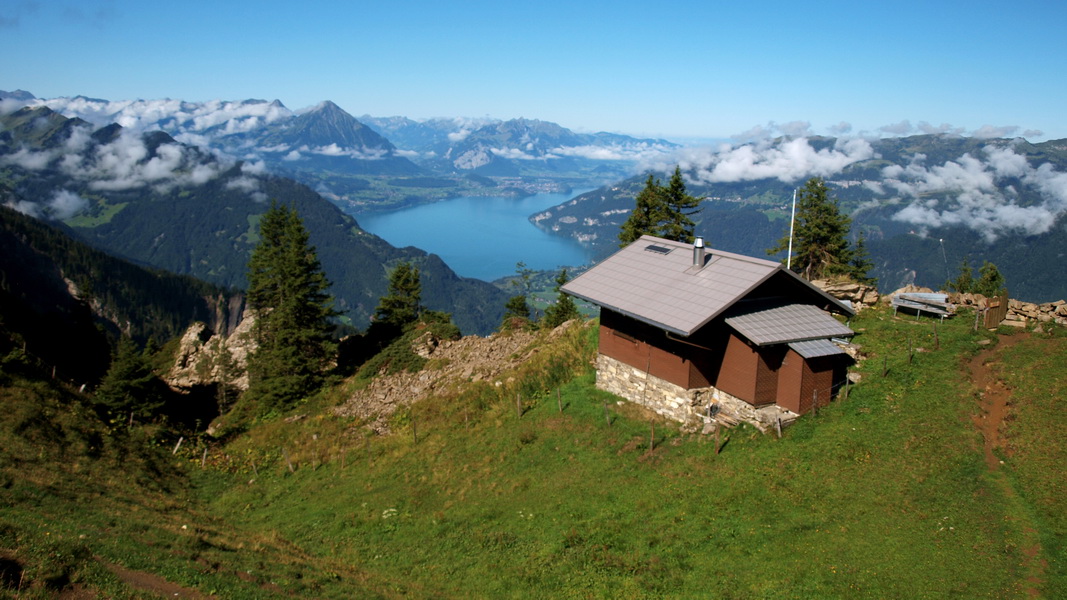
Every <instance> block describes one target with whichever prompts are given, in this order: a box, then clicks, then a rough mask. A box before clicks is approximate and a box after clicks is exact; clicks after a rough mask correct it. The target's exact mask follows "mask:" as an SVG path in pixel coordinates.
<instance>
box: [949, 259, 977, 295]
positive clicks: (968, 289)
mask: <svg viewBox="0 0 1067 600" xmlns="http://www.w3.org/2000/svg"><path fill="white" fill-rule="evenodd" d="M959 269H960V270H959V274H958V275H956V278H955V279H952V280H949V281H946V282H945V288H946V289H947V290H949V291H950V292H956V293H959V294H970V293H972V292H974V269H972V268H971V262H970V260H969V259H968V258H967V257H966V256H964V257H963V260H961V261H960V267H959Z"/></svg>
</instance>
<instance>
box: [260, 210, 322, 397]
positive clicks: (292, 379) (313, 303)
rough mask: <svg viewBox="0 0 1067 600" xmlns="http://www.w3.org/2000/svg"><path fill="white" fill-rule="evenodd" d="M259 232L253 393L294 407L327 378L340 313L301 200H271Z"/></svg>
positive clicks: (261, 221)
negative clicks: (298, 204) (297, 203)
mask: <svg viewBox="0 0 1067 600" xmlns="http://www.w3.org/2000/svg"><path fill="white" fill-rule="evenodd" d="M259 236H260V242H259V244H258V245H257V246H256V248H255V250H253V252H252V256H251V259H250V260H249V262H248V306H249V309H251V311H252V314H253V315H254V316H255V319H256V321H255V326H254V328H253V336H254V339H255V341H256V350H255V352H254V353H252V355H251V356H249V362H248V374H249V390H248V392H247V393H248V395H249V397H250V398H251V399H252V400H253V401H254V402H256V403H258V406H259V411H260V412H268V411H270V410H284V409H286V408H288V407H290V406H291V405H293V404H294V403H295V402H297V401H298V400H300V399H302V398H305V397H307V396H308V395H309V394H311V393H312V392H314V391H315V390H316V389H317V388H318V387H319V386H320V385H321V383H322V381H323V377H324V374H325V372H326V369H327V368H328V366H329V364H330V361H331V360H333V359H334V357H335V354H336V348H337V346H336V343H335V342H334V341H333V339H332V335H331V333H332V331H333V327H332V325H331V323H330V321H331V319H332V318H333V317H335V316H336V315H337V313H336V312H335V311H334V309H333V299H332V298H331V297H330V296H329V295H328V294H327V290H328V289H329V287H330V282H329V281H328V280H327V279H326V275H325V274H324V273H323V271H322V266H321V264H320V263H319V259H318V257H317V256H316V253H315V249H314V248H313V247H311V246H310V245H309V244H308V232H307V229H305V228H304V224H303V222H302V221H301V220H300V217H299V215H297V212H296V209H295V208H291V207H288V206H285V205H280V204H278V203H277V202H274V203H272V204H271V207H270V209H269V210H267V212H266V213H265V214H264V215H263V217H262V219H261V220H260V224H259Z"/></svg>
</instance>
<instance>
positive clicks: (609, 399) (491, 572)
mask: <svg viewBox="0 0 1067 600" xmlns="http://www.w3.org/2000/svg"><path fill="white" fill-rule="evenodd" d="M851 325H852V327H853V329H854V330H856V331H857V336H856V338H855V340H854V341H855V342H856V343H857V344H858V345H859V346H860V347H861V352H862V354H863V356H864V358H863V360H861V361H860V362H859V363H858V364H857V365H856V366H855V367H854V369H853V371H854V372H855V373H856V374H858V375H859V377H860V380H859V382H858V383H857V384H855V385H851V386H849V388H848V390H847V395H846V394H844V393H842V394H841V395H840V396H839V397H838V398H837V400H836V401H835V402H834V403H833V404H831V405H830V406H829V407H827V408H825V409H821V410H820V411H819V412H818V414H817V415H807V416H805V417H803V418H801V419H800V420H799V421H798V422H797V423H796V424H794V425H793V426H791V427H789V428H788V429H786V430H785V431H784V432H783V435H782V437H781V438H778V437H777V436H776V435H775V434H774V433H773V432H772V433H770V434H763V433H760V432H759V431H757V430H756V429H754V428H752V427H750V426H746V425H742V426H739V427H736V428H733V429H724V430H723V431H722V433H721V435H720V436H719V438H718V441H717V442H716V438H715V436H712V435H703V436H702V435H696V434H689V433H684V432H682V431H680V430H679V428H678V426H677V425H676V424H673V423H671V422H667V421H663V420H661V419H659V418H656V417H654V415H652V414H650V413H648V412H645V411H642V410H641V409H639V408H638V407H636V406H635V405H631V404H620V403H619V402H618V399H617V398H615V397H614V396H611V395H609V394H606V393H603V392H600V391H598V390H596V389H595V387H594V375H593V371H592V367H591V361H592V359H593V358H594V356H595V351H596V334H595V327H571V328H570V329H568V330H567V332H566V333H565V334H563V335H558V336H556V337H554V338H552V339H549V338H548V337H545V338H544V339H542V340H541V341H540V342H538V343H539V344H541V347H540V350H539V351H538V352H537V353H536V354H535V355H534V356H535V358H534V359H532V360H530V361H527V362H526V363H525V364H524V365H523V366H522V367H520V368H519V369H518V370H517V371H516V372H515V373H512V374H510V376H509V377H508V378H504V380H503V381H502V383H501V385H493V384H492V383H487V382H471V383H470V384H469V385H465V386H462V387H461V388H460V389H455V390H452V391H450V392H449V393H447V394H445V395H442V396H439V397H437V398H434V399H432V400H430V401H426V402H421V403H418V404H415V405H413V406H411V407H410V408H408V409H405V410H403V411H401V412H398V413H397V414H396V415H394V416H393V418H392V422H391V428H392V433H391V434H389V435H373V434H372V433H371V432H370V431H369V430H368V429H367V428H366V427H365V426H364V424H363V423H360V422H359V421H357V420H354V419H342V418H338V417H335V416H332V413H331V411H330V409H331V408H332V407H333V406H336V405H337V404H339V403H340V402H342V401H343V400H344V399H345V398H347V397H348V395H350V394H351V392H352V390H353V389H354V388H355V387H356V386H359V385H361V383H360V381H359V380H358V379H356V378H353V379H351V380H348V381H344V382H339V383H338V384H337V385H336V386H334V387H333V388H331V389H330V391H329V392H327V393H324V394H323V395H321V396H319V397H316V398H314V399H311V400H309V402H308V403H307V404H305V405H303V406H301V407H300V408H299V409H297V410H296V411H295V412H294V413H293V414H291V415H286V416H285V417H288V418H285V417H283V418H278V419H276V420H273V421H270V422H264V423H259V424H256V425H255V426H253V427H252V428H250V429H249V430H247V431H245V432H244V433H242V434H240V435H237V436H235V437H233V438H232V439H229V440H227V441H226V442H225V443H221V442H217V441H209V440H208V439H207V438H206V437H205V438H203V439H192V440H184V442H183V444H182V445H181V446H180V447H178V448H177V450H176V451H175V446H176V444H177V442H176V440H174V439H172V438H168V437H166V436H165V435H164V434H163V432H162V431H158V430H154V429H152V428H150V427H146V426H136V425H135V426H134V427H132V428H130V427H128V426H127V425H125V424H122V423H112V424H106V425H105V424H94V422H93V421H92V420H90V419H89V418H88V417H87V416H86V415H79V410H80V409H79V408H78V407H79V406H80V404H79V397H78V395H77V393H76V392H75V391H73V390H63V389H59V388H54V387H51V386H49V385H47V384H46V383H42V382H35V381H31V380H29V379H28V378H26V377H25V376H23V375H20V374H17V373H16V374H5V376H4V381H3V383H4V391H3V394H4V399H3V401H4V403H5V406H10V407H12V410H7V411H5V412H6V414H4V415H2V417H0V420H2V427H0V435H2V436H3V440H4V443H3V450H2V451H0V452H2V457H3V462H2V463H0V466H2V469H0V472H2V477H3V479H2V481H0V483H2V484H3V485H2V489H0V560H2V565H3V566H4V568H3V570H2V579H0V591H2V592H3V593H4V594H6V595H7V597H17V598H44V597H53V595H54V593H55V592H56V590H60V589H65V590H70V589H76V590H83V591H85V592H86V593H95V596H86V597H107V598H112V597H115V598H123V597H130V598H141V597H143V598H154V597H159V596H158V594H159V593H160V592H159V588H160V586H159V585H158V583H159V582H158V581H156V584H157V585H156V586H155V588H153V587H152V586H151V585H148V584H143V583H142V585H137V584H136V583H133V582H131V579H132V578H131V576H130V574H129V571H134V572H136V573H140V574H145V575H146V576H147V575H152V576H156V577H159V578H162V579H163V580H165V582H166V583H171V584H174V585H177V586H182V589H183V590H184V591H185V592H186V593H189V594H193V593H196V594H200V595H202V596H209V595H214V596H215V597H219V598H274V597H277V598H283V597H313V598H362V597H367V598H379V597H380V598H398V597H409V598H531V597H533V598H1034V597H1043V598H1058V597H1067V562H1065V560H1064V557H1065V546H1064V539H1065V538H1064V535H1065V534H1067V500H1065V498H1067V494H1065V493H1064V491H1065V490H1064V483H1063V480H1064V478H1063V468H1062V467H1061V466H1060V465H1062V464H1064V459H1065V458H1067V456H1065V450H1064V448H1065V444H1064V442H1063V441H1062V438H1063V436H1062V435H1061V434H1060V431H1061V429H1062V428H1063V425H1064V424H1065V418H1064V417H1063V416H1062V414H1063V411H1062V410H1058V409H1059V404H1061V403H1062V398H1063V397H1064V386H1065V380H1064V373H1065V372H1067V364H1065V363H1067V348H1065V345H1067V335H1064V332H1063V330H1062V329H1055V330H1052V331H1051V333H1046V332H1019V331H1001V332H1000V335H998V334H997V333H994V332H989V331H984V330H979V331H974V330H973V329H972V325H973V319H971V318H968V317H967V315H966V313H965V314H963V315H961V316H959V317H957V318H956V319H953V320H947V321H945V322H943V323H942V322H939V321H932V320H928V319H915V318H914V317H903V318H898V317H894V316H893V314H892V313H891V312H890V311H889V310H887V309H884V308H882V309H873V310H868V311H864V312H863V313H862V314H861V315H860V316H859V317H858V318H856V319H854V320H853V322H852V323H851ZM1004 335H1013V336H1023V337H1022V338H1021V339H1016V340H1014V341H1016V342H1017V343H1014V344H1011V347H1010V348H1008V349H1006V350H1005V351H1003V352H1001V351H999V350H998V348H1000V347H1001V346H1006V345H1004V344H1002V342H1001V339H1002V338H1003V336H1004ZM979 353H989V354H988V358H989V361H988V362H986V363H985V366H986V367H987V368H989V369H991V370H992V372H995V373H996V374H997V375H998V377H999V378H1001V379H1003V380H1004V381H1005V383H1006V385H1007V386H1008V388H1009V389H1010V390H1011V392H1012V396H1011V398H1012V399H1011V406H1010V410H1009V413H1008V417H1007V418H1006V419H1005V421H1004V423H1003V424H1002V427H1001V429H1000V435H1001V439H1002V441H1003V443H1002V445H1001V446H1000V447H999V448H998V449H997V452H998V459H999V460H1000V461H1003V463H1002V464H1000V465H999V467H998V468H991V466H990V465H988V464H987V461H986V460H985V457H984V451H983V446H984V442H983V438H982V434H981V433H980V431H979V429H978V428H977V427H976V425H975V419H974V417H975V416H976V415H979V416H980V414H981V410H982V409H981V399H982V395H981V392H982V390H978V389H976V387H975V386H974V385H972V383H971V380H970V373H969V372H968V365H969V363H971V362H972V359H973V358H974V357H975V356H980V357H984V356H986V355H985V354H982V355H979ZM423 368H433V361H432V360H431V361H430V362H428V363H427V364H426V365H424V366H423ZM153 581H154V580H153ZM153 589H154V590H155V591H153Z"/></svg>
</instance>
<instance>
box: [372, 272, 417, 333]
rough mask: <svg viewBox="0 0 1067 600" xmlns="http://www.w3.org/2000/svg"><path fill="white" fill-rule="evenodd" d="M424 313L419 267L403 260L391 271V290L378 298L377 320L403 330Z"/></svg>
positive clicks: (375, 314)
mask: <svg viewBox="0 0 1067 600" xmlns="http://www.w3.org/2000/svg"><path fill="white" fill-rule="evenodd" d="M421 313H422V281H421V279H420V276H419V268H418V267H416V266H414V265H412V264H411V263H410V262H402V263H400V264H398V265H397V266H396V267H395V268H394V269H393V270H392V271H390V272H389V292H388V293H387V294H386V295H385V296H382V297H381V299H379V300H378V308H377V309H375V311H374V319H375V322H379V323H382V324H385V325H389V326H391V327H394V328H396V329H397V330H403V329H404V328H405V327H407V326H408V325H411V324H413V323H415V322H416V321H418V320H419V315H420V314H421Z"/></svg>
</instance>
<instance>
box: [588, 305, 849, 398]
mask: <svg viewBox="0 0 1067 600" xmlns="http://www.w3.org/2000/svg"><path fill="white" fill-rule="evenodd" d="M600 353H601V354H604V355H605V356H609V357H611V358H614V359H616V360H618V361H621V362H623V363H625V364H627V365H630V366H631V367H633V368H634V369H636V370H638V371H641V372H647V373H648V374H650V375H653V376H655V377H659V378H660V379H663V380H666V381H668V382H670V383H673V384H675V385H677V386H680V387H682V388H685V389H695V388H703V387H710V386H713V387H715V388H718V389H720V390H722V391H724V392H726V393H728V394H730V395H732V396H735V397H737V398H740V399H741V400H744V401H746V402H748V403H750V404H752V405H754V406H765V405H768V404H777V405H779V406H781V407H782V408H786V409H788V410H791V411H793V412H795V413H798V414H803V413H806V412H808V411H809V410H811V408H812V401H813V398H815V393H816V391H818V396H817V397H818V401H819V406H823V405H825V404H828V403H829V402H830V398H831V395H832V393H833V390H834V383H835V382H839V381H843V380H844V376H845V369H846V368H847V360H848V359H847V357H846V356H845V355H835V356H827V357H818V358H812V359H807V360H805V359H804V357H802V356H801V355H800V354H798V353H797V352H795V351H794V350H792V349H790V348H789V347H788V346H787V345H785V344H777V345H773V346H763V347H759V346H755V345H753V344H752V343H750V342H748V341H747V340H745V339H744V338H743V337H741V336H739V335H738V334H737V333H736V332H734V331H733V330H732V329H730V328H729V327H727V326H726V325H725V324H723V323H721V322H715V323H711V324H709V325H708V326H707V327H705V328H704V329H702V330H700V331H698V332H697V334H695V335H693V336H692V337H691V338H689V339H685V340H682V339H678V338H676V337H674V336H672V335H669V334H667V332H665V331H663V330H662V329H658V328H656V327H653V326H651V325H648V324H646V323H643V322H641V321H638V320H636V319H633V318H630V317H627V316H625V315H621V314H619V313H616V312H613V311H610V310H602V311H601V314H600ZM843 357H844V359H843Z"/></svg>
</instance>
